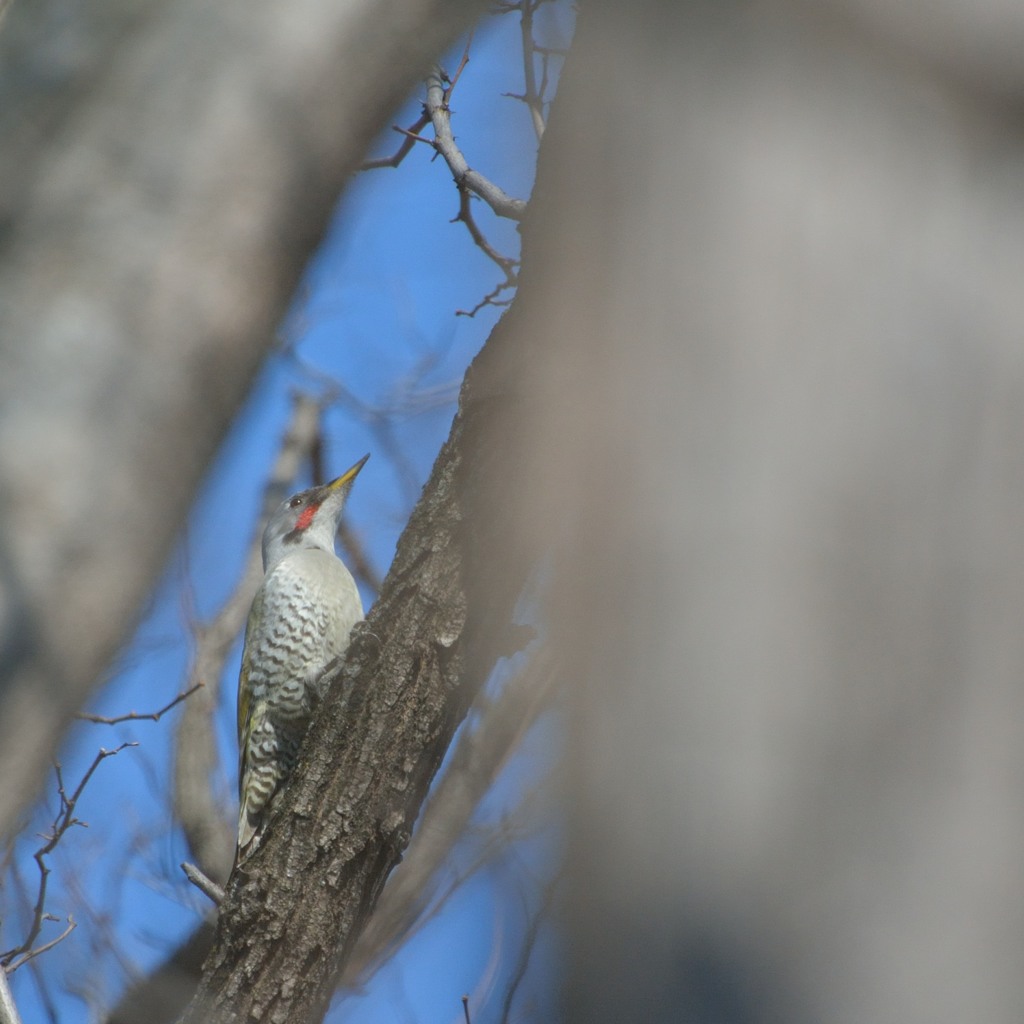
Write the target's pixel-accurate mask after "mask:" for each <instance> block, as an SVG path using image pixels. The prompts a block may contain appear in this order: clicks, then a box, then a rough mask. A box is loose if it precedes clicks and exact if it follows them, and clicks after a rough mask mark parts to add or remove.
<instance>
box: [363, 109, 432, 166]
mask: <svg viewBox="0 0 1024 1024" xmlns="http://www.w3.org/2000/svg"><path fill="white" fill-rule="evenodd" d="M428 124H430V115H429V114H427V113H425V112H424V113H423V114H421V115H420V116H419V117H418V118H417V119H416V120H415V121H414V122H413V123H412V124H411V125H410V126H409V127H408V128H400V127H399V126H398V125H397V124H393V125H392V126H391V130H392V131H395V132H398V133H399V135H404V136H406V137H405V138H404V139H403V140H402V144H401V145H400V146H399V147H398V149H396V150H395V151H394V153H392V154H391V156H382V157H377V158H375V159H373V160H364V161H363V163H362V164H361V165H360V167H359V170H361V171H375V170H378V169H379V168H382V167H397V166H398V165H399V164H400V163H401V162H402V161H403V160H404V159H405V158H406V157H407V156H408V155H409V153H410V152H411V150H412V147H413V146H414V145H415V144H416V142H417V140H418V141H420V142H428V143H429V142H430V140H429V139H421V138H419V133H420V132H421V131H423V129H424V128H426V127H427V125H428Z"/></svg>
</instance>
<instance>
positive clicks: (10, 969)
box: [0, 914, 78, 974]
mask: <svg viewBox="0 0 1024 1024" xmlns="http://www.w3.org/2000/svg"><path fill="white" fill-rule="evenodd" d="M46 920H48V921H56V920H59V918H56V917H51V916H50V915H49V914H47V915H46ZM77 927H78V923H77V922H76V921H75V919H74V918H73V917H72V916H71V915H70V914H68V926H67V928H65V929H64V931H62V932H61V933H60V935H58V936H57V937H56V938H55V939H50V941H49V942H46V943H44V944H43V945H42V946H36V948H35V949H30V950H29V951H28V952H27V953H25V954H24V956H22V957H21V958H20V959H18V960H14V961H13V962H12V963H11V964H9V965H8V966H7V967H5V968H3V970H0V974H3V973H5V972H6V973H7V974H13V973H14V972H15V971H16V970H17V969H18V968H19V967H21V965H22V964H27V963H28V962H29V960H33V959H34V958H35V957H37V956H39V955H40V954H41V953H45V952H46V951H47V950H49V949H53V947H54V946H56V945H57V944H58V943H60V942H63V941H64V940H65V939H66V938H67V937H68V936H69V935H70V934H71V933H72V932H73V931H74V930H75V929H76V928H77Z"/></svg>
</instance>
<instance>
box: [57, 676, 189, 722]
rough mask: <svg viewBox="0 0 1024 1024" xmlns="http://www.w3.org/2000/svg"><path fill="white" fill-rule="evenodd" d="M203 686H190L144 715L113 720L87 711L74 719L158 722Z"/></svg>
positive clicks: (113, 719) (133, 715)
mask: <svg viewBox="0 0 1024 1024" xmlns="http://www.w3.org/2000/svg"><path fill="white" fill-rule="evenodd" d="M204 685H205V684H204V683H202V682H199V683H196V684H195V685H194V686H190V687H189V688H188V689H187V690H182V691H181V693H179V694H178V696H177V697H175V698H174V700H172V701H171V702H170V703H169V704H165V705H164V706H163V707H162V708H161V709H160V710H159V711H149V712H145V713H143V712H140V711H129V712H128V713H127V714H126V715H115V716H114V717H113V718H107V717H106V716H105V715H93V714H90V713H89V712H88V711H79V712H78V713H77V714H76V715H75V717H76V718H80V719H81V720H82V721H83V722H96V723H97V724H99V725H118V724H119V723H121V722H159V721H160V719H161V718H163V716H164V715H166V714H167V712H168V711H170V710H171V708H176V707H177V706H178V705H179V704H180V703H181V702H182V701H183V700H187V699H188V698H189V697H191V696H192V694H193V693H195V692H196V690H201V689H202V688H203V686H204Z"/></svg>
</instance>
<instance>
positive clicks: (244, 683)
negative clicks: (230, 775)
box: [238, 587, 263, 795]
mask: <svg viewBox="0 0 1024 1024" xmlns="http://www.w3.org/2000/svg"><path fill="white" fill-rule="evenodd" d="M262 613H263V588H262V587H261V588H260V589H259V590H258V591H257V592H256V597H255V598H253V602H252V608H251V609H250V610H249V620H248V622H246V624H245V642H244V643H243V645H242V668H241V671H240V672H239V673H238V791H239V795H241V793H242V784H243V780H244V779H245V759H246V752H247V751H248V749H249V734H250V732H251V731H252V690H251V689H250V687H249V667H250V658H251V651H250V650H249V637H250V636H251V635H253V634H254V633H255V632H256V629H257V627H258V625H259V621H260V616H261V615H262Z"/></svg>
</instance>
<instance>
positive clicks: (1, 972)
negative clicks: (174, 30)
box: [0, 12, 21, 1024]
mask: <svg viewBox="0 0 1024 1024" xmlns="http://www.w3.org/2000/svg"><path fill="white" fill-rule="evenodd" d="M0 15H2V12H0ZM0 1024H21V1017H20V1016H19V1015H18V1007H17V1006H16V1005H15V1002H14V995H13V994H12V992H11V986H10V984H9V983H8V981H7V971H6V970H5V969H4V968H3V967H0Z"/></svg>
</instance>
